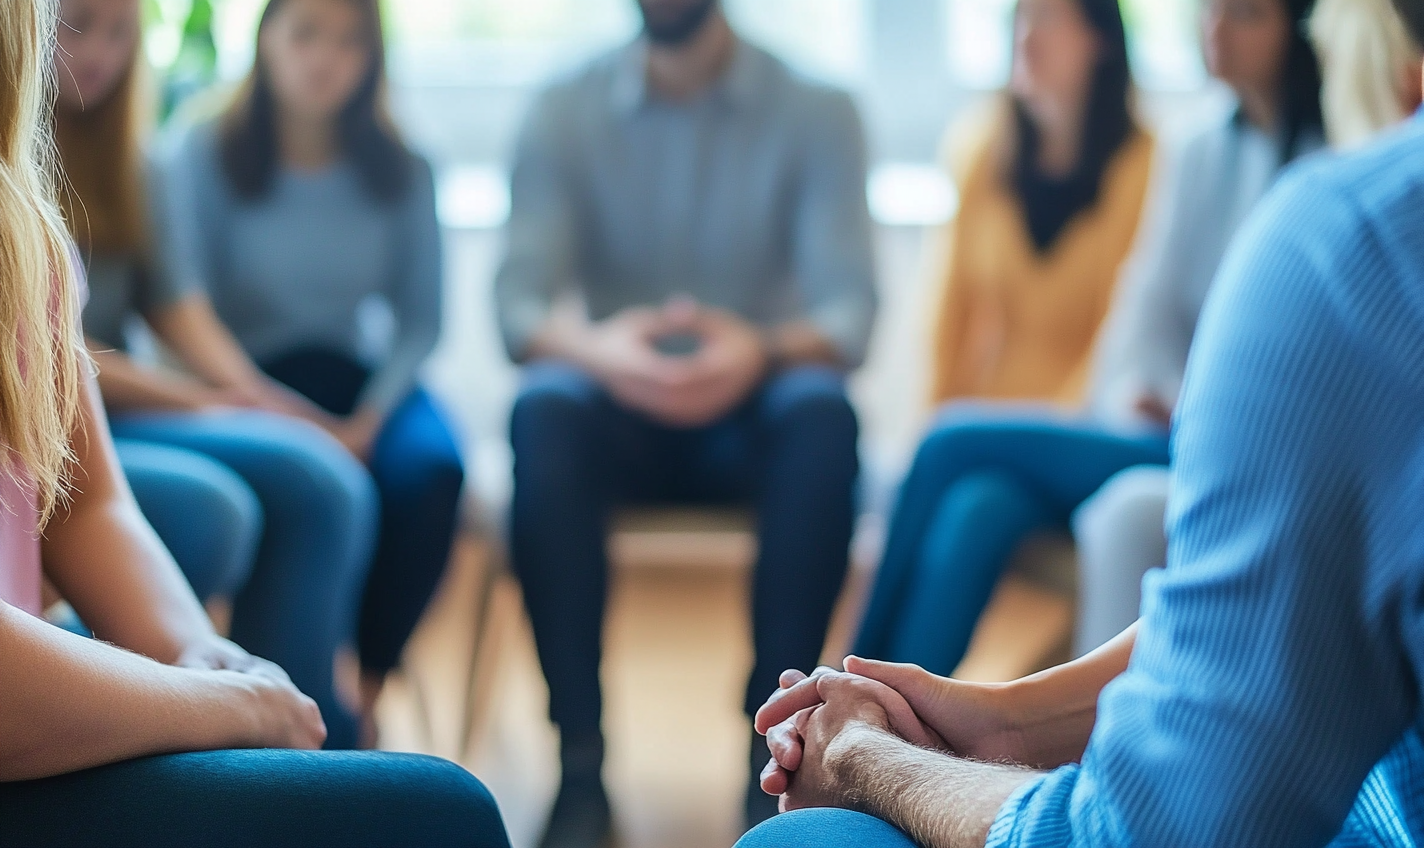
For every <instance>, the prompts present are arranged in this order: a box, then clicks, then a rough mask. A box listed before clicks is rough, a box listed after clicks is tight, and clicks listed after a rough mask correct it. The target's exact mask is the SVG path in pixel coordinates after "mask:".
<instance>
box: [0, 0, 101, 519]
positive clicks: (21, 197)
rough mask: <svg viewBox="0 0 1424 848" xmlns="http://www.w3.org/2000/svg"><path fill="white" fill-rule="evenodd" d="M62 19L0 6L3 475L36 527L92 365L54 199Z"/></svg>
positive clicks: (42, 4)
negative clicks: (25, 496)
mask: <svg viewBox="0 0 1424 848" xmlns="http://www.w3.org/2000/svg"><path fill="white" fill-rule="evenodd" d="M58 20H59V14H58V4H57V0H24V2H11V0H4V2H0V77H3V78H0V85H3V91H0V340H3V343H0V442H3V448H0V473H5V474H8V475H10V476H11V477H12V478H14V479H15V480H17V481H19V482H21V483H22V484H23V485H24V486H26V487H27V488H32V489H33V491H34V493H35V497H36V500H37V502H38V506H39V512H40V527H37V528H35V530H36V531H38V530H40V529H42V528H43V526H44V525H45V524H46V523H48V521H49V519H50V518H51V517H52V516H53V515H54V512H55V508H56V506H57V505H58V504H59V503H60V502H61V500H62V499H63V498H64V497H65V494H66V493H67V491H68V487H69V482H70V472H71V470H72V469H73V466H74V450H73V448H72V446H71V437H72V435H73V432H74V428H75V426H76V423H77V421H78V418H79V389H80V381H81V380H82V379H83V378H84V371H83V370H82V369H83V368H84V363H85V362H87V358H86V354H85V353H84V348H83V344H82V339H81V337H80V334H79V329H78V326H77V318H78V304H77V302H76V301H77V293H76V288H75V267H74V262H73V260H72V258H71V257H72V253H71V247H70V241H69V237H68V234H67V232H66V231H65V227H64V220H63V218H62V217H61V216H60V213H59V208H58V206H57V205H56V203H55V191H54V188H55V171H54V169H53V164H54V155H53V144H52V143H51V135H50V132H49V114H50V113H49V110H50V108H51V104H52V103H53V92H54V87H53V85H52V68H53V66H52V57H53V51H54V44H55V26H56V24H57V22H58ZM5 506H6V507H8V508H10V509H14V508H15V507H16V506H17V505H16V504H6V505H5Z"/></svg>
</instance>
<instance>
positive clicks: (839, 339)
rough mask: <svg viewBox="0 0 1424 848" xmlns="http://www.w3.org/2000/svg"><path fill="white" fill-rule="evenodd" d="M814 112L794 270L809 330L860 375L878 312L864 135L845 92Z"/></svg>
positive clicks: (825, 99) (827, 96) (828, 97)
mask: <svg viewBox="0 0 1424 848" xmlns="http://www.w3.org/2000/svg"><path fill="white" fill-rule="evenodd" d="M811 105H812V106H814V107H815V113H814V114H812V115H810V116H809V120H808V122H807V127H808V130H809V143H808V148H807V155H806V157H805V164H804V171H803V174H802V189H801V196H800V198H799V200H798V206H797V209H796V222H795V225H794V229H793V234H794V239H795V242H794V245H793V248H792V250H793V254H792V257H793V263H794V271H795V274H796V282H797V286H798V287H799V288H800V291H801V297H802V302H803V306H804V309H805V312H804V321H805V323H806V324H808V325H809V326H810V327H811V328H812V329H814V330H815V331H816V334H817V335H819V336H820V337H821V338H823V339H824V340H825V342H828V343H829V344H830V345H831V347H833V348H834V350H835V353H836V355H837V356H836V358H837V359H839V360H840V362H839V364H841V365H843V366H846V367H850V368H855V367H857V366H859V365H860V364H861V363H863V362H864V361H865V355H866V350H867V348H868V347H869V344H870V332H871V328H872V326H873V325H874V323H875V313H876V309H877V305H878V304H877V296H876V290H875V251H874V245H873V235H872V227H871V221H870V209H869V206H868V204H867V202H866V195H865V185H866V171H867V164H866V161H867V154H866V144H865V133H864V131H863V129H862V127H861V122H860V116H859V114H858V113H857V111H856V108H855V104H854V102H853V101H852V100H851V99H850V96H849V95H847V94H845V93H844V92H840V91H831V90H826V91H825V92H824V93H823V94H821V96H820V97H818V98H816V99H815V100H814V101H812V103H811Z"/></svg>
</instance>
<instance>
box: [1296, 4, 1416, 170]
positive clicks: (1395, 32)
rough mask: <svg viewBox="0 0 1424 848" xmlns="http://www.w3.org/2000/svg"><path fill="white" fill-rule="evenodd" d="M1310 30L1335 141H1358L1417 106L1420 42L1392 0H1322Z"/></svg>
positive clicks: (1336, 143) (1348, 144)
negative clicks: (1320, 63)
mask: <svg viewBox="0 0 1424 848" xmlns="http://www.w3.org/2000/svg"><path fill="white" fill-rule="evenodd" d="M1310 35H1311V39H1312V40H1313V41H1314V42H1315V49H1316V51H1317V52H1318V53H1320V57H1321V60H1322V61H1323V62H1324V65H1325V89H1324V92H1323V93H1322V95H1321V99H1322V101H1323V106H1324V107H1325V113H1326V116H1327V117H1328V121H1327V124H1328V130H1329V135H1330V143H1331V145H1332V146H1334V147H1337V148H1352V147H1359V146H1360V145H1362V144H1365V143H1366V142H1368V141H1369V140H1370V139H1372V138H1374V136H1375V135H1377V134H1378V133H1379V131H1380V130H1382V129H1384V128H1386V127H1391V126H1394V125H1395V124H1397V123H1399V122H1400V121H1402V120H1404V119H1405V118H1407V117H1409V115H1410V114H1412V113H1413V112H1414V110H1415V109H1418V108H1419V101H1420V85H1419V67H1420V53H1419V47H1418V46H1416V45H1415V43H1414V40H1413V39H1412V38H1410V36H1409V32H1408V31H1407V30H1406V29H1405V28H1404V24H1403V22H1402V21H1400V19H1399V14H1398V13H1397V12H1395V10H1394V7H1393V6H1391V5H1390V2H1389V0H1320V2H1319V3H1318V4H1317V5H1316V7H1315V13H1314V15H1312V16H1311V19H1310Z"/></svg>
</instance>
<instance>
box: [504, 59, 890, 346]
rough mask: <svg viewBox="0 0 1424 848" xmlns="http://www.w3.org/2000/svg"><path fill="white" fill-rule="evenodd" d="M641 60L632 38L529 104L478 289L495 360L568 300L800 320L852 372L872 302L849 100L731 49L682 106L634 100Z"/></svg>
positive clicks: (858, 145)
mask: <svg viewBox="0 0 1424 848" xmlns="http://www.w3.org/2000/svg"><path fill="white" fill-rule="evenodd" d="M646 63H647V47H646V45H645V43H643V42H641V41H639V42H634V43H633V44H631V45H629V46H627V47H624V48H622V49H620V50H617V51H615V52H613V53H611V54H609V55H607V56H604V57H603V58H601V59H599V60H596V61H595V62H593V63H592V64H591V65H589V66H588V67H586V68H584V69H583V70H581V71H580V72H578V73H577V74H575V75H574V76H572V77H570V78H568V79H566V80H563V81H560V82H557V83H555V84H554V85H552V86H551V87H549V88H548V89H547V90H546V91H544V92H543V93H542V94H541V95H540V97H539V98H538V99H537V101H536V103H535V104H534V107H533V110H532V112H531V114H530V116H529V118H528V120H527V123H526V125H525V128H524V131H523V135H522V137H521V139H520V143H519V148H518V153H517V157H516V162H515V167H514V174H513V180H512V193H513V209H512V211H511V216H510V222H509V229H508V248H507V251H508V252H507V255H506V256H505V260H504V264H503V267H502V268H501V269H500V272H499V277H498V279H497V281H496V296H497V299H498V306H499V317H500V325H501V329H502V331H503V333H504V340H505V344H506V345H507V347H508V349H509V352H510V355H511V356H512V357H513V358H515V359H519V358H520V357H521V356H522V355H523V354H524V352H525V351H526V349H527V347H528V344H529V342H530V338H531V336H532V335H533V334H534V333H535V332H536V331H537V330H538V329H539V327H540V326H542V325H543V324H544V322H545V321H546V320H547V319H548V316H549V312H550V309H551V307H552V305H553V301H554V300H555V298H556V297H557V296H558V295H559V294H561V293H564V292H570V291H572V292H577V293H579V294H581V295H582V296H583V298H584V300H585V302H586V304H587V306H588V311H589V316H590V317H591V318H592V319H594V320H601V319H603V318H606V317H608V316H610V315H612V314H614V313H616V312H618V311H619V310H622V309H625V308H628V307H632V306H651V305H657V304H660V303H662V302H663V301H665V300H666V299H667V298H669V297H670V296H673V295H677V294H685V295H690V296H691V297H693V298H696V299H697V300H698V301H700V302H702V303H705V304H709V305H712V306H717V307H721V308H724V309H728V310H730V311H733V312H736V313H738V314H740V315H742V316H743V317H744V318H746V319H748V320H749V321H751V322H753V323H755V324H758V325H761V326H772V325H775V324H778V323H782V322H786V321H790V320H798V319H805V320H808V321H810V322H812V323H813V324H814V325H815V326H816V327H818V328H819V329H820V331H821V332H822V333H823V334H824V335H825V336H826V338H827V339H829V340H831V341H832V342H833V343H834V344H835V345H836V347H837V348H838V349H839V351H840V353H841V354H842V356H843V357H844V359H845V360H846V362H847V363H850V364H853V365H854V364H859V363H860V362H861V361H862V360H863V359H864V357H865V350H866V346H867V343H868V340H869V336H870V328H871V324H872V323H873V321H874V317H875V309H876V295H875V287H874V259H873V251H872V245H871V224H870V214H869V211H868V209H867V206H866V197H865V178H866V152H865V139H864V133H863V131H862V128H861V124H860V119H859V116H858V114H857V112H856V108H855V105H854V104H853V103H852V101H851V99H850V97H849V96H848V95H847V94H845V93H844V92H841V91H837V90H834V89H831V88H828V87H825V86H822V85H817V84H814V83H811V82H808V81H805V80H802V79H800V78H798V77H796V76H794V75H793V74H792V73H791V72H790V71H789V70H788V69H787V68H786V66H785V65H783V64H782V63H781V62H780V61H778V60H777V59H775V58H773V57H772V56H771V55H770V54H768V53H766V52H765V51H763V50H761V49H759V48H757V47H754V46H752V45H750V44H747V43H745V42H739V43H738V45H737V48H736V54H735V57H734V59H733V61H732V63H731V65H730V67H729V68H728V70H727V72H726V73H725V74H724V76H723V78H722V79H721V80H720V81H719V82H718V83H717V84H716V85H714V86H713V87H712V88H711V89H710V90H709V91H708V92H706V93H704V94H703V95H701V96H699V97H697V98H696V99H694V100H691V101H688V102H669V101H667V100H664V99H660V98H659V97H658V96H657V95H656V93H654V92H652V91H650V90H649V89H648V88H647V87H646V84H645V80H646Z"/></svg>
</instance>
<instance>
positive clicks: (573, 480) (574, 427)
mask: <svg viewBox="0 0 1424 848" xmlns="http://www.w3.org/2000/svg"><path fill="white" fill-rule="evenodd" d="M511 429H512V441H513V445H514V456H515V465H514V504H513V509H512V514H511V521H512V525H513V526H512V532H511V539H512V543H513V556H514V567H515V569H516V571H517V572H518V575H519V577H520V579H521V581H522V582H523V585H524V598H525V603H526V606H527V607H528V610H529V615H530V618H531V620H532V621H533V624H534V635H535V640H536V642H537V645H538V649H539V659H540V662H541V663H542V665H543V668H544V675H545V677H546V678H547V680H548V682H549V693H550V697H549V711H550V716H551V717H552V718H553V720H554V722H555V723H557V724H558V725H559V726H560V728H561V729H562V730H563V731H564V733H565V736H566V738H567V737H568V736H570V735H573V736H579V735H583V734H587V733H591V732H595V731H597V729H598V727H599V721H600V716H601V693H600V688H599V679H598V668H599V662H600V659H601V656H602V631H603V609H604V602H605V597H606V594H607V585H608V561H607V555H606V552H605V535H606V533H607V529H608V526H607V525H608V518H609V515H610V513H611V511H612V510H613V509H614V508H615V507H616V506H618V505H623V504H667V503H676V504H751V505H754V506H755V508H756V510H757V523H758V529H759V542H760V546H759V554H758V558H757V562H756V573H755V578H754V586H753V592H752V595H753V597H752V622H753V629H754V636H755V643H756V662H755V666H754V668H753V670H752V674H751V678H750V681H749V683H748V688H747V697H746V709H747V711H748V713H750V712H752V711H754V710H755V708H756V707H758V706H760V705H761V704H762V702H763V701H765V700H766V697H767V696H768V695H769V694H770V693H771V692H772V691H773V690H774V689H775V688H776V681H777V677H778V675H779V674H780V673H781V672H782V671H784V670H785V669H787V668H805V667H810V666H813V665H815V663H816V661H817V659H818V658H819V656H820V653H821V647H822V644H823V642H824V641H825V637H826V629H827V627H828V624H829V621H830V617H831V612H832V609H833V607H834V605H835V602H836V598H837V596H838V595H839V593H840V589H841V585H842V583H843V581H844V579H845V573H846V568H847V563H848V559H849V558H848V548H849V544H850V536H851V529H852V522H853V515H854V488H855V480H856V475H857V471H858V460H857V455H856V438H857V432H858V430H857V423H856V418H855V413H854V411H853V410H852V409H851V407H850V404H849V402H848V401H847V400H846V396H845V387H844V382H843V378H842V377H841V375H840V374H838V373H836V372H833V371H831V370H828V369H820V368H798V369H794V370H791V371H788V372H786V373H784V374H782V375H780V376H778V377H775V378H773V379H771V380H770V381H769V382H768V383H767V384H766V385H764V386H763V387H762V388H761V389H760V390H758V391H757V392H756V393H755V394H754V396H753V397H752V398H751V399H750V400H749V401H748V402H747V403H746V404H745V405H744V406H742V407H741V408H740V409H738V410H736V411H735V412H734V413H732V414H731V415H729V416H728V417H727V418H725V419H723V420H722V421H719V422H716V423H714V424H712V425H711V426H708V427H703V428H697V429H674V428H668V427H664V426H661V425H659V424H657V423H655V422H653V421H651V420H649V419H647V418H645V417H643V416H641V415H638V414H636V413H633V412H630V411H628V410H626V409H623V408H622V407H620V406H619V405H617V404H616V403H615V402H614V401H613V400H612V398H610V397H609V395H608V394H607V393H606V392H605V391H604V390H603V389H602V388H601V387H600V386H599V385H598V384H597V383H596V382H595V381H594V380H593V379H592V378H590V377H589V376H588V375H586V374H584V373H583V372H581V371H579V370H577V369H575V368H573V367H571V366H568V365H563V364H557V363H543V364H538V365H535V366H531V367H530V368H528V369H526V372H525V375H524V386H523V390H522V391H521V393H520V396H519V399H518V401H517V402H516V403H515V407H514V414H513V417H512V425H511Z"/></svg>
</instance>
